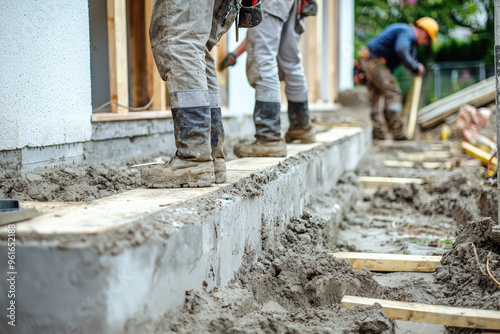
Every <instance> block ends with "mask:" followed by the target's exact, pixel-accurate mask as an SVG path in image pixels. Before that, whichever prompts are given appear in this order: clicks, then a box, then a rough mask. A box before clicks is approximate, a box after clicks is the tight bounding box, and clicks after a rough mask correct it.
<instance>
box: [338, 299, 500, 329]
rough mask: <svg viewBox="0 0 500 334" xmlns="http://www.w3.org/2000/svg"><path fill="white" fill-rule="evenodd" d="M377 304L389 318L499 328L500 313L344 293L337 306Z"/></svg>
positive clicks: (447, 324)
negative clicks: (345, 294)
mask: <svg viewBox="0 0 500 334" xmlns="http://www.w3.org/2000/svg"><path fill="white" fill-rule="evenodd" d="M375 303H377V304H380V305H381V306H382V307H383V308H384V313H385V314H386V315H387V317H388V318H389V319H393V320H404V321H414V322H423V323H428V324H436V325H445V326H453V327H467V328H481V329H500V312H498V311H488V310H475V309H468V308H459V307H450V306H441V305H427V304H418V303H406V302H397V301H393V300H384V299H375V298H364V297H355V296H344V298H342V300H341V302H340V307H342V308H346V307H351V306H355V305H374V304H375Z"/></svg>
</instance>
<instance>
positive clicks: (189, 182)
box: [142, 174, 215, 188]
mask: <svg viewBox="0 0 500 334" xmlns="http://www.w3.org/2000/svg"><path fill="white" fill-rule="evenodd" d="M214 182H215V179H214V177H213V176H212V175H205V174H198V175H187V176H182V177H178V178H175V179H174V178H172V179H168V180H161V181H160V180H157V181H143V182H142V184H143V185H144V186H146V187H149V188H200V187H210V186H211V185H212V184H214Z"/></svg>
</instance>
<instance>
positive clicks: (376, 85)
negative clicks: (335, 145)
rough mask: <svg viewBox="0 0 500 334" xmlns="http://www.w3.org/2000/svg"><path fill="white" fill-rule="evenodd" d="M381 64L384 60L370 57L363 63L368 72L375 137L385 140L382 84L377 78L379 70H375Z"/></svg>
mask: <svg viewBox="0 0 500 334" xmlns="http://www.w3.org/2000/svg"><path fill="white" fill-rule="evenodd" d="M380 64H382V65H383V63H382V60H380V59H370V60H368V61H366V62H365V63H364V64H363V69H364V70H365V73H366V81H367V84H366V86H367V88H368V98H369V102H370V118H371V120H372V125H373V138H374V139H380V140H383V139H385V132H384V125H383V122H382V119H381V115H380V107H379V105H380V96H381V90H382V86H381V83H380V81H379V80H378V79H377V74H376V73H377V72H376V70H375V68H376V67H377V66H379V65H380ZM384 66H385V65H384Z"/></svg>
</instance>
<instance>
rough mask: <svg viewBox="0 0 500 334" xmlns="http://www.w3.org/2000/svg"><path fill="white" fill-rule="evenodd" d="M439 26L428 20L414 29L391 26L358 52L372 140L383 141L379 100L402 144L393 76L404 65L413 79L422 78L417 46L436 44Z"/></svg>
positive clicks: (399, 94)
mask: <svg viewBox="0 0 500 334" xmlns="http://www.w3.org/2000/svg"><path fill="white" fill-rule="evenodd" d="M438 31H439V25H438V23H437V22H436V21H435V20H434V19H432V18H430V17H422V18H420V19H419V20H417V22H416V23H415V26H412V25H408V24H404V23H394V24H391V25H389V26H388V27H386V28H385V29H384V30H382V32H380V34H378V35H377V36H375V37H374V38H373V39H371V40H370V41H369V42H368V44H367V50H366V48H365V50H364V54H363V51H362V52H360V56H361V59H362V61H363V69H364V71H365V73H366V81H367V87H368V91H369V96H370V109H371V110H370V116H371V119H372V122H373V137H374V138H375V139H385V134H384V128H383V123H382V122H381V120H380V111H379V99H380V97H381V96H383V97H384V99H385V101H384V102H385V104H384V116H385V120H386V122H387V125H388V126H389V130H390V132H391V133H392V136H393V138H394V139H395V140H405V139H406V136H405V134H404V132H403V123H402V121H401V119H400V117H401V111H402V106H401V90H400V89H399V87H398V85H397V82H396V78H395V77H394V75H393V71H394V69H395V68H396V67H397V66H399V65H401V64H403V65H404V66H405V67H406V68H407V69H408V70H410V71H411V72H412V73H413V74H414V75H420V76H421V75H423V74H424V73H425V67H424V65H422V64H421V63H419V62H418V59H417V50H416V45H419V46H420V45H429V42H430V40H432V41H433V42H435V41H436V37H437V33H438Z"/></svg>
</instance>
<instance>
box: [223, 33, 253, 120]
mask: <svg viewBox="0 0 500 334" xmlns="http://www.w3.org/2000/svg"><path fill="white" fill-rule="evenodd" d="M246 32H247V29H240V34H239V41H238V42H236V28H235V24H233V27H232V28H231V29H230V30H229V31H228V35H227V38H228V39H227V40H228V43H227V44H228V49H229V52H232V51H234V50H235V49H236V48H237V47H238V45H240V43H241V42H242V41H243V40H244V39H245V38H246ZM246 64H247V53H246V52H245V53H243V54H242V55H241V56H239V57H238V60H237V62H236V65H235V66H233V67H229V68H228V71H229V73H228V86H229V97H228V104H229V110H230V112H231V114H233V115H237V116H242V115H252V114H253V108H254V106H255V89H253V88H252V87H251V86H250V85H249V83H248V80H247V72H246Z"/></svg>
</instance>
